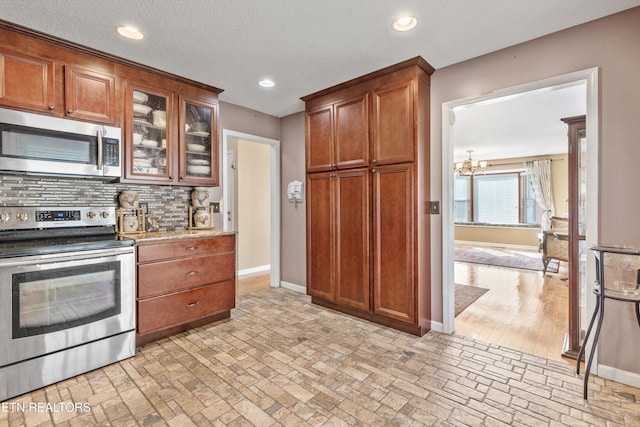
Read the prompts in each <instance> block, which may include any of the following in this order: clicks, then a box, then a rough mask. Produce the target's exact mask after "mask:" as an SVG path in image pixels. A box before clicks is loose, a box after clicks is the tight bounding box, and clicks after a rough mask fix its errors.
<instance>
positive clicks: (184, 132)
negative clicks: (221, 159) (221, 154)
mask: <svg viewBox="0 0 640 427" xmlns="http://www.w3.org/2000/svg"><path fill="white" fill-rule="evenodd" d="M217 108H218V105H217V104H214V103H207V102H203V101H199V100H195V99H190V98H186V97H180V120H179V123H180V167H179V171H180V172H179V175H180V181H185V182H189V183H193V184H198V185H211V186H217V185H218V138H217V135H218V134H217V132H218V129H217V127H218V126H217V123H218V111H217Z"/></svg>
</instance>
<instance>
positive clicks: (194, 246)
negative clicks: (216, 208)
mask: <svg viewBox="0 0 640 427" xmlns="http://www.w3.org/2000/svg"><path fill="white" fill-rule="evenodd" d="M235 241H236V240H235V236H233V235H230V236H221V237H212V238H208V239H181V240H174V241H171V242H165V243H155V244H151V245H140V246H138V262H149V261H158V260H163V259H171V258H183V257H191V256H197V255H201V254H208V253H213V252H228V251H233V250H234V249H235Z"/></svg>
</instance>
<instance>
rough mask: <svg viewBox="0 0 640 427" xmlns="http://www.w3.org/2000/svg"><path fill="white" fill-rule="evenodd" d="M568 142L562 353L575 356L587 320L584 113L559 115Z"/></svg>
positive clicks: (585, 138)
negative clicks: (565, 317) (566, 319)
mask: <svg viewBox="0 0 640 427" xmlns="http://www.w3.org/2000/svg"><path fill="white" fill-rule="evenodd" d="M562 121H563V122H565V123H566V124H567V126H568V131H567V136H568V143H569V281H568V286H569V332H568V340H567V348H566V349H565V352H564V355H565V356H567V357H572V358H577V357H578V352H579V351H580V344H581V343H582V338H583V335H584V329H585V326H586V323H587V319H586V317H587V315H586V298H587V284H586V281H587V273H586V266H587V260H586V257H587V246H586V240H585V238H586V236H585V235H586V229H587V173H586V172H587V134H586V117H585V116H577V117H569V118H565V119H562Z"/></svg>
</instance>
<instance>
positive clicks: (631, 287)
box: [576, 246, 640, 399]
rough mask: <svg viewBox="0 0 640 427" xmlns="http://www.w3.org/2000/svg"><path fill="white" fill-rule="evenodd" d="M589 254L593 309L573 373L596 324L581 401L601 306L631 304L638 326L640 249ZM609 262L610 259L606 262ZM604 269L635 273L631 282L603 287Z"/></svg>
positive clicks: (619, 248)
mask: <svg viewBox="0 0 640 427" xmlns="http://www.w3.org/2000/svg"><path fill="white" fill-rule="evenodd" d="M589 249H591V250H592V251H594V253H595V257H596V282H595V283H594V286H593V293H594V294H595V295H596V297H597V299H596V307H595V309H594V310H593V315H592V316H591V321H590V322H589V327H588V328H587V333H586V335H585V337H584V340H583V341H582V345H581V346H580V352H579V353H578V364H577V366H576V372H577V373H578V374H580V360H582V357H583V356H584V355H585V348H586V346H587V341H588V340H589V335H590V334H591V329H592V327H593V324H594V323H595V320H596V318H597V319H598V324H597V326H596V331H595V335H594V336H593V345H592V347H591V352H590V355H589V359H588V360H587V361H586V362H587V367H586V369H585V372H584V398H585V399H586V398H587V388H588V385H589V372H591V364H592V362H593V356H594V354H595V350H596V345H597V344H598V339H599V338H600V329H601V328H602V320H603V319H604V303H605V300H606V299H612V300H616V301H623V302H631V303H633V304H634V305H635V312H636V320H637V321H638V326H640V248H629V247H623V246H592V247H591V248H589ZM608 258H611V259H608ZM605 267H610V268H614V269H617V270H621V271H628V272H633V271H635V272H636V274H635V277H633V279H632V280H629V281H625V280H619V281H616V283H617V285H618V286H617V287H613V288H612V287H606V286H605Z"/></svg>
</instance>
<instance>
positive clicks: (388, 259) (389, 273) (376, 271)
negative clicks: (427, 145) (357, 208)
mask: <svg viewBox="0 0 640 427" xmlns="http://www.w3.org/2000/svg"><path fill="white" fill-rule="evenodd" d="M372 175H373V221H374V225H373V227H374V230H373V232H374V233H373V240H374V243H373V244H374V247H373V252H374V261H373V288H374V296H373V299H374V300H373V306H374V308H373V310H374V312H375V313H376V314H379V315H382V316H386V317H390V318H392V319H396V320H401V321H404V322H407V323H415V321H416V299H417V295H416V280H415V267H414V266H415V260H414V257H415V250H414V245H415V242H414V230H415V224H414V212H415V206H414V203H415V198H414V197H413V187H414V165H413V164H411V163H405V164H399V165H391V166H383V167H379V168H376V169H375V170H374V172H373V173H372Z"/></svg>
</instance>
